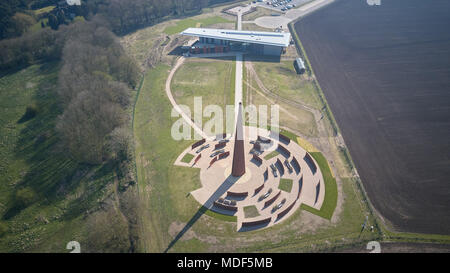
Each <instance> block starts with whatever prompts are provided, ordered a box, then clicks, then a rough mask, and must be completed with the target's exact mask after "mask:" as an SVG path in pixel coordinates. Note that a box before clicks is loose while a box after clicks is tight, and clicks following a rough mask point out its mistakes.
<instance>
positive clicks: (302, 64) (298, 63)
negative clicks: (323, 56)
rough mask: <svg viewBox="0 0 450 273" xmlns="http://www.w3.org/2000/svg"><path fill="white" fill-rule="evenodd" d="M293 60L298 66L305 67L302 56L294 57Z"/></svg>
mask: <svg viewBox="0 0 450 273" xmlns="http://www.w3.org/2000/svg"><path fill="white" fill-rule="evenodd" d="M295 62H296V63H297V65H298V68H306V67H305V63H304V62H303V60H302V58H297V59H295Z"/></svg>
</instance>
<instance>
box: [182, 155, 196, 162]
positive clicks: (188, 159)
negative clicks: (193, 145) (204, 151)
mask: <svg viewBox="0 0 450 273" xmlns="http://www.w3.org/2000/svg"><path fill="white" fill-rule="evenodd" d="M193 158H194V155H193V154H185V155H184V156H183V158H182V159H181V162H184V163H191V161H192V159H193Z"/></svg>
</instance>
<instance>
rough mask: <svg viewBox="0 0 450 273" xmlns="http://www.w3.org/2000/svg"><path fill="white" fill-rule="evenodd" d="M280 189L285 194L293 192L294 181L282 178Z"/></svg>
mask: <svg viewBox="0 0 450 273" xmlns="http://www.w3.org/2000/svg"><path fill="white" fill-rule="evenodd" d="M278 188H279V189H280V190H282V191H285V192H291V190H292V179H286V178H281V179H280V185H279V186H278Z"/></svg>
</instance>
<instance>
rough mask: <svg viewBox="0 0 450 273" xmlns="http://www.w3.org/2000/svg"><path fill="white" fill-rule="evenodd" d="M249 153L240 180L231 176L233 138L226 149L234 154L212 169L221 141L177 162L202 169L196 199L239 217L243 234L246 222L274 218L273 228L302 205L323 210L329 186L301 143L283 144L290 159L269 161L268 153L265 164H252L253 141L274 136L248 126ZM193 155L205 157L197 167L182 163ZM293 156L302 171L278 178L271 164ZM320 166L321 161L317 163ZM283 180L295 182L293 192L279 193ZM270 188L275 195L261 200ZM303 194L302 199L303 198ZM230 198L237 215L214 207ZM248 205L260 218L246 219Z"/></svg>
mask: <svg viewBox="0 0 450 273" xmlns="http://www.w3.org/2000/svg"><path fill="white" fill-rule="evenodd" d="M244 131H245V139H246V141H245V145H244V146H245V147H244V149H245V154H246V161H245V164H246V174H245V175H243V176H242V177H239V178H234V177H232V176H230V173H231V165H232V158H233V145H234V140H233V139H231V140H230V142H228V143H227V145H226V147H225V149H224V150H225V151H230V155H229V156H228V157H227V158H225V159H221V160H219V161H216V162H215V163H214V164H213V165H212V166H210V162H211V160H212V157H210V155H211V154H212V153H213V152H214V145H215V144H217V141H207V142H206V143H205V145H206V144H209V145H210V147H209V148H207V149H204V150H203V151H202V152H201V153H196V151H197V150H198V149H199V148H196V149H194V150H192V149H191V148H190V147H189V148H187V149H186V150H185V151H184V152H183V153H182V154H181V155H180V156H179V157H178V158H177V160H176V162H175V165H178V166H184V167H193V168H200V169H201V170H200V181H201V184H202V187H201V188H199V189H197V190H194V191H193V192H191V194H192V196H193V197H194V198H195V199H196V200H197V201H198V202H199V203H200V204H203V205H204V206H205V207H207V208H209V209H211V210H215V211H217V212H219V213H223V214H229V215H236V216H237V219H238V222H237V230H238V231H239V230H240V231H242V230H243V229H242V223H243V222H247V221H258V220H262V219H266V218H271V221H270V223H269V224H268V225H265V226H264V227H270V226H272V225H274V224H277V223H279V222H281V221H283V220H285V219H287V218H289V216H290V215H292V214H293V213H294V212H295V210H296V209H298V208H299V207H300V205H301V204H307V205H308V206H311V207H313V208H316V209H318V210H320V208H321V206H322V203H323V200H324V198H325V190H324V189H325V184H324V181H323V176H322V173H321V171H320V169H319V168H317V172H316V173H314V174H313V173H312V170H311V168H310V167H309V165H308V164H307V162H306V161H304V160H303V158H304V156H305V154H306V151H305V150H304V149H303V148H301V147H300V146H299V145H298V144H297V143H295V142H293V141H291V142H290V143H289V144H288V145H286V144H282V145H283V146H284V147H285V148H286V149H288V150H289V151H290V152H291V155H290V156H289V157H287V158H286V157H285V156H284V155H282V154H279V155H278V156H276V157H273V158H271V159H268V160H264V156H266V155H268V154H270V153H271V151H270V150H267V151H264V152H263V153H262V154H261V155H260V158H261V159H263V163H262V164H261V165H257V164H256V163H255V162H254V161H252V155H251V154H250V150H251V148H252V146H253V145H251V144H250V142H249V141H250V140H251V139H253V138H255V139H256V136H257V135H261V136H264V137H270V136H271V133H270V132H269V131H267V130H265V129H260V128H258V129H256V128H253V127H245V130H244ZM278 143H279V142H278V141H277V140H276V139H273V142H272V145H271V147H273V148H276V147H278ZM188 153H189V154H192V155H194V156H195V157H197V156H198V154H202V156H201V159H200V160H199V161H198V163H197V164H195V165H192V163H193V162H194V159H193V160H192V162H190V163H184V162H181V159H182V158H183V157H184V156H185V155H186V154H188ZM293 156H295V158H296V159H297V161H298V163H299V165H300V170H299V172H298V173H297V172H296V171H295V170H294V171H293V172H292V173H289V172H288V171H287V170H285V172H284V173H283V174H281V173H280V172H279V171H277V174H278V176H277V177H274V175H273V174H272V171H271V169H270V165H271V164H275V163H276V161H277V159H278V158H279V159H280V160H281V161H282V162H284V160H285V159H288V161H289V162H292V159H293ZM315 164H316V166H318V165H317V162H315ZM266 170H269V175H268V179H267V180H264V172H265V171H266ZM280 178H285V179H291V180H292V181H293V185H292V190H291V191H290V192H284V191H280V190H279V184H280ZM301 178H302V181H303V184H302V185H303V186H302V188H301V192H300V183H299V181H300V179H301ZM318 184H320V186H319V188H320V189H319V194H318V198H317V201H316V193H317V185H318ZM260 186H263V188H262V190H261V191H260V192H258V193H257V194H255V190H256V189H257V188H259V187H260ZM269 189H272V193H271V194H270V195H269V196H268V197H266V198H264V200H260V199H259V198H260V197H261V196H262V195H264V194H265V193H267V192H268V190H269ZM228 192H234V193H244V192H248V196H247V197H245V198H236V197H230V196H228ZM279 192H280V195H279V196H278V197H277V198H276V200H275V201H274V202H273V203H272V204H271V205H269V206H267V207H265V206H264V202H265V201H267V200H270V199H271V198H272V197H275V196H276V195H277V194H278V193H279ZM299 192H300V197H299ZM226 197H227V198H228V199H229V200H236V203H237V205H236V206H237V208H238V209H237V212H235V213H232V212H230V211H226V210H223V209H220V208H217V207H216V206H214V201H216V200H217V199H219V198H226ZM298 197H299V198H298ZM283 199H286V203H285V204H284V205H283V206H282V207H281V208H280V209H278V210H276V211H272V208H273V206H275V205H277V204H279V203H280V202H281V200H283ZM291 205H292V207H291V209H290V210H289V212H288V213H287V214H286V215H284V216H283V217H282V218H280V219H278V217H277V216H278V214H279V213H280V212H282V211H284V210H285V209H287V208H289V207H290V206H291ZM246 206H255V207H256V208H257V210H258V213H259V216H257V217H254V218H245V215H244V207H246Z"/></svg>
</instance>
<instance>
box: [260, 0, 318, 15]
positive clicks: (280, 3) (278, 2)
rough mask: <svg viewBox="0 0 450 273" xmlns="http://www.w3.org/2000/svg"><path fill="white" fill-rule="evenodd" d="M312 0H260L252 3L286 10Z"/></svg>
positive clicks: (282, 10)
mask: <svg viewBox="0 0 450 273" xmlns="http://www.w3.org/2000/svg"><path fill="white" fill-rule="evenodd" d="M311 1H312V0H260V1H252V3H253V4H256V5H257V6H261V7H264V8H268V9H272V10H276V11H279V12H286V11H288V10H290V9H295V8H298V7H299V6H301V5H303V4H305V3H308V2H311Z"/></svg>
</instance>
